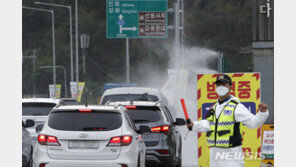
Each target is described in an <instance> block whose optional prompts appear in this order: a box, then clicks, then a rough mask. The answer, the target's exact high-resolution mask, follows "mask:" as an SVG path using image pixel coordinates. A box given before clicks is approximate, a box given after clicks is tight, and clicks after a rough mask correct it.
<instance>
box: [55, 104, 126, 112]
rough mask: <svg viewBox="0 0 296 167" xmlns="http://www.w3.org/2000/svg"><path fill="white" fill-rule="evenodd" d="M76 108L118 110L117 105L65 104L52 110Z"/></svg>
mask: <svg viewBox="0 0 296 167" xmlns="http://www.w3.org/2000/svg"><path fill="white" fill-rule="evenodd" d="M76 109H93V110H107V111H114V110H117V111H120V107H119V105H88V106H85V105H65V106H58V107H56V108H54V109H53V110H54V111H56V110H76Z"/></svg>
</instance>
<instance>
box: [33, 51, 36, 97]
mask: <svg viewBox="0 0 296 167" xmlns="http://www.w3.org/2000/svg"><path fill="white" fill-rule="evenodd" d="M33 76H34V77H33V81H34V82H33V95H34V97H35V96H36V83H35V82H36V81H35V80H36V55H35V49H33Z"/></svg>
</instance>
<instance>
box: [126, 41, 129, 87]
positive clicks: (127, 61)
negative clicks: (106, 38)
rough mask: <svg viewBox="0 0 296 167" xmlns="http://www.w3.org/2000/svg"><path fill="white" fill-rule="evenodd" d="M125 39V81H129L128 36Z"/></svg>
mask: <svg viewBox="0 0 296 167" xmlns="http://www.w3.org/2000/svg"><path fill="white" fill-rule="evenodd" d="M125 41H126V83H128V84H129V83H130V62H129V60H130V58H129V41H128V38H126V39H125Z"/></svg>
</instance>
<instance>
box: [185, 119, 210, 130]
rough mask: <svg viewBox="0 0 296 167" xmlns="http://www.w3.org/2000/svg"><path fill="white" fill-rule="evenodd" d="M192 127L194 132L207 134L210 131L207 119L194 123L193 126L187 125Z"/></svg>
mask: <svg viewBox="0 0 296 167" xmlns="http://www.w3.org/2000/svg"><path fill="white" fill-rule="evenodd" d="M188 126H191V127H192V130H194V131H197V132H207V131H209V130H210V122H209V121H208V120H206V119H204V120H200V121H193V122H191V124H187V127H188Z"/></svg>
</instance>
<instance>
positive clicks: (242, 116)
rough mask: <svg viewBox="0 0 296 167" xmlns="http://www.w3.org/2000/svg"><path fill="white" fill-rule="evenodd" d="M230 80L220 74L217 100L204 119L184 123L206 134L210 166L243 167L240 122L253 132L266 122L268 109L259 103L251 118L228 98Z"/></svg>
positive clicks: (236, 100) (238, 104) (246, 111)
mask: <svg viewBox="0 0 296 167" xmlns="http://www.w3.org/2000/svg"><path fill="white" fill-rule="evenodd" d="M231 84H232V81H231V78H230V77H229V76H228V75H225V74H221V75H219V76H218V77H217V80H216V86H217V87H216V92H217V94H218V95H219V99H218V100H217V102H215V103H214V104H213V105H212V107H211V108H210V110H209V111H208V113H207V115H206V119H204V120H201V121H198V122H191V123H190V124H187V127H188V128H192V130H195V131H198V132H206V136H207V143H208V146H209V147H210V166H211V167H243V166H244V159H243V158H242V157H243V151H242V147H241V145H242V132H241V130H242V127H241V126H242V123H243V124H244V125H245V126H247V127H248V128H251V129H254V128H257V127H259V126H261V125H262V124H263V123H264V122H265V121H266V119H267V117H268V115H269V112H268V106H267V105H266V104H264V103H261V104H259V112H258V113H257V114H256V115H253V114H252V113H251V112H250V111H249V110H248V109H247V108H246V107H245V106H244V105H243V104H241V103H240V102H239V100H238V99H237V98H236V97H234V96H232V95H230V89H231Z"/></svg>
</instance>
